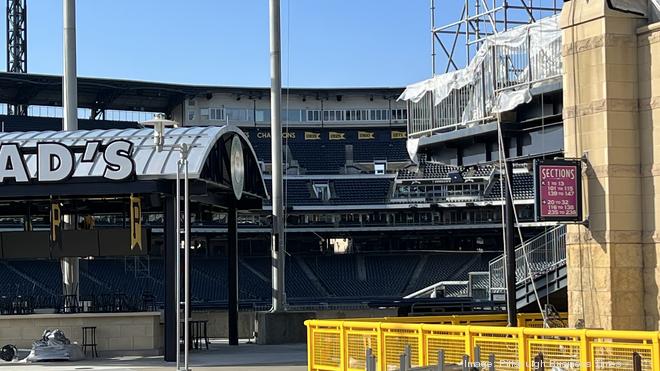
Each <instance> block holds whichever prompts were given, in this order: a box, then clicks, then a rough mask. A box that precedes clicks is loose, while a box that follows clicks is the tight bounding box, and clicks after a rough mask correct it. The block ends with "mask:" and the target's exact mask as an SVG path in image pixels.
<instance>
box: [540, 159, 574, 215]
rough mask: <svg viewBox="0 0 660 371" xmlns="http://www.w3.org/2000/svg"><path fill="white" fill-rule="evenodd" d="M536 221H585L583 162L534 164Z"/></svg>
mask: <svg viewBox="0 0 660 371" xmlns="http://www.w3.org/2000/svg"><path fill="white" fill-rule="evenodd" d="M534 168H535V172H534V175H535V176H534V183H535V184H534V186H535V187H534V188H535V192H536V199H535V201H536V202H535V209H536V219H537V220H539V221H567V222H568V221H572V222H575V221H582V167H581V163H580V161H572V160H537V161H535V162H534Z"/></svg>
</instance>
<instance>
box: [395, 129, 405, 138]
mask: <svg viewBox="0 0 660 371" xmlns="http://www.w3.org/2000/svg"><path fill="white" fill-rule="evenodd" d="M406 138H408V134H406V132H405V131H398V130H392V139H406Z"/></svg>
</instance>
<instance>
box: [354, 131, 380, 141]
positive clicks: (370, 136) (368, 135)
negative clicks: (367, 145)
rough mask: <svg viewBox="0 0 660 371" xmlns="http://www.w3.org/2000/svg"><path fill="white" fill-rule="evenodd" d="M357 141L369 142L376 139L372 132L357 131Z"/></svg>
mask: <svg viewBox="0 0 660 371" xmlns="http://www.w3.org/2000/svg"><path fill="white" fill-rule="evenodd" d="M358 139H360V140H369V139H376V138H375V136H374V132H373V131H358Z"/></svg>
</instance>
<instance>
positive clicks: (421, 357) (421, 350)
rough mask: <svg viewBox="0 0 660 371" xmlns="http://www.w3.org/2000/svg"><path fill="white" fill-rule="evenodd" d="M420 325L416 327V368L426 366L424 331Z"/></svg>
mask: <svg viewBox="0 0 660 371" xmlns="http://www.w3.org/2000/svg"><path fill="white" fill-rule="evenodd" d="M423 326H424V325H422V324H421V323H420V324H419V326H418V330H417V331H419V335H418V336H417V347H418V349H417V363H418V366H427V364H426V344H424V330H423Z"/></svg>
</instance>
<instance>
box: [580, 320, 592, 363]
mask: <svg viewBox="0 0 660 371" xmlns="http://www.w3.org/2000/svg"><path fill="white" fill-rule="evenodd" d="M590 347H591V343H590V341H589V339H588V338H587V330H586V329H585V330H582V334H580V369H583V370H590V369H591V367H592V366H593V365H591V361H592V359H591V355H590Z"/></svg>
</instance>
